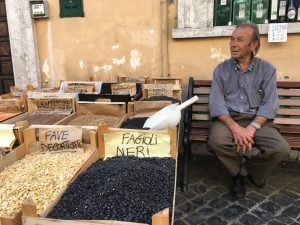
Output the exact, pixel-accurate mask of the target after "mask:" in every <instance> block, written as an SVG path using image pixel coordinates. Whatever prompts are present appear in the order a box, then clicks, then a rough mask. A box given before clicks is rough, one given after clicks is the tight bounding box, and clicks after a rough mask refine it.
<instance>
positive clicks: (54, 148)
mask: <svg viewBox="0 0 300 225" xmlns="http://www.w3.org/2000/svg"><path fill="white" fill-rule="evenodd" d="M38 141H39V142H40V144H41V152H43V153H44V152H78V151H82V128H79V127H56V128H39V129H38Z"/></svg>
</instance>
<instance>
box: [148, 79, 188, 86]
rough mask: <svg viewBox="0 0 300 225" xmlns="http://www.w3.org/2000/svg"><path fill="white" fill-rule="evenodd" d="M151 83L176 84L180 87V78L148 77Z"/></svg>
mask: <svg viewBox="0 0 300 225" xmlns="http://www.w3.org/2000/svg"><path fill="white" fill-rule="evenodd" d="M148 83H151V84H176V85H179V86H180V87H181V88H182V79H181V78H176V77H150V78H149V82H148Z"/></svg>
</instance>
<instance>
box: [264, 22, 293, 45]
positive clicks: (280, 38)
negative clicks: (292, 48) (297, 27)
mask: <svg viewBox="0 0 300 225" xmlns="http://www.w3.org/2000/svg"><path fill="white" fill-rule="evenodd" d="M268 28H269V30H268V42H286V41H287V28H288V24H287V23H270V24H269V27H268Z"/></svg>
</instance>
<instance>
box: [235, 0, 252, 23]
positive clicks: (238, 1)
mask: <svg viewBox="0 0 300 225" xmlns="http://www.w3.org/2000/svg"><path fill="white" fill-rule="evenodd" d="M250 2H251V0H235V1H234V3H233V24H234V25H237V24H239V23H242V22H247V21H250Z"/></svg>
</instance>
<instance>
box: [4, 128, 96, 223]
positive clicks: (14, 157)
mask: <svg viewBox="0 0 300 225" xmlns="http://www.w3.org/2000/svg"><path fill="white" fill-rule="evenodd" d="M40 128H42V129H44V128H45V127H40ZM40 128H38V127H36V128H27V129H25V130H24V137H25V138H24V143H23V144H21V145H20V146H18V147H17V148H16V149H14V150H13V151H11V152H10V153H9V154H8V155H6V156H5V158H3V159H1V160H0V173H1V171H2V170H4V169H5V168H7V167H9V166H11V165H12V164H13V163H15V162H17V161H19V160H22V159H23V158H24V157H25V156H26V155H27V154H29V153H30V152H31V151H33V150H34V147H35V146H37V145H36V143H37V141H38V138H39V137H38V136H37V133H38V132H37V129H40ZM46 129H53V128H46ZM90 138H91V140H90V144H87V145H84V146H83V148H84V149H91V150H90V155H89V156H88V159H87V160H86V161H85V162H83V163H82V165H80V166H78V169H77V171H75V173H74V175H73V176H75V175H76V174H77V173H81V171H82V170H85V168H86V167H87V165H90V164H89V163H91V162H93V160H94V161H95V160H97V159H98V158H99V155H98V154H99V152H98V150H97V149H96V146H97V145H98V144H97V133H96V132H91V133H90ZM77 156H78V155H77V154H74V157H77ZM36 179H39V177H36ZM72 179H73V177H71V179H70V180H69V181H68V182H71V180H72ZM68 182H67V183H68ZM62 189H63V190H64V189H65V188H62ZM0 221H1V225H21V224H22V209H21V208H20V209H19V210H18V211H16V213H15V214H14V215H12V216H7V215H2V216H1V217H0Z"/></svg>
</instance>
